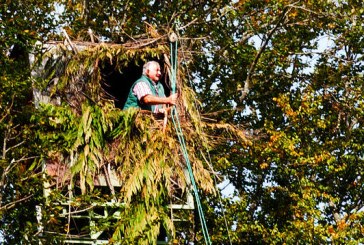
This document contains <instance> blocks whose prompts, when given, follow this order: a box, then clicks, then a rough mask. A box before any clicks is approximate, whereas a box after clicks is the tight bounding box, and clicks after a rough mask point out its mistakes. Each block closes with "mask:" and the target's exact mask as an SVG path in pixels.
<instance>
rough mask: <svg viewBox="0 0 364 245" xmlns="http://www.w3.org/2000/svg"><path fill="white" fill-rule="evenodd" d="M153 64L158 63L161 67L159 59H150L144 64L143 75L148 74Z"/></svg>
mask: <svg viewBox="0 0 364 245" xmlns="http://www.w3.org/2000/svg"><path fill="white" fill-rule="evenodd" d="M153 64H155V65H157V66H158V67H160V65H159V63H158V62H157V61H154V60H152V61H148V62H147V63H145V64H144V65H143V75H147V70H148V69H149V67H150V66H151V65H153Z"/></svg>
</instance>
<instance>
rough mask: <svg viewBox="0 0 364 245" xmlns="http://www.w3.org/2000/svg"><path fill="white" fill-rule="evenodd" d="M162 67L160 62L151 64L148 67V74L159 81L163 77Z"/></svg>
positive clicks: (153, 79) (155, 80)
mask: <svg viewBox="0 0 364 245" xmlns="http://www.w3.org/2000/svg"><path fill="white" fill-rule="evenodd" d="M161 75H162V74H161V68H160V66H159V65H158V64H154V63H153V64H151V65H150V66H149V68H148V69H147V76H148V77H149V78H150V79H151V80H152V81H153V82H158V81H159V79H160V77H161Z"/></svg>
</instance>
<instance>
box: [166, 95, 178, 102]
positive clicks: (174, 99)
mask: <svg viewBox="0 0 364 245" xmlns="http://www.w3.org/2000/svg"><path fill="white" fill-rule="evenodd" d="M177 97H178V94H177V93H175V94H171V95H170V96H168V99H169V101H170V102H169V104H170V105H175V104H176V103H177Z"/></svg>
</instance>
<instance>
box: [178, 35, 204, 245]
mask: <svg viewBox="0 0 364 245" xmlns="http://www.w3.org/2000/svg"><path fill="white" fill-rule="evenodd" d="M173 46H174V48H173ZM176 72H177V41H176V42H175V43H174V45H173V43H172V42H171V87H172V94H174V93H176V80H177V79H176V77H177V76H176ZM171 115H172V121H173V125H174V128H175V129H176V133H177V137H178V140H179V143H180V145H181V151H182V153H183V157H184V159H185V162H186V165H187V169H188V173H189V176H190V179H191V184H192V187H193V192H194V196H195V201H196V205H197V210H198V214H199V217H200V222H201V227H202V233H203V236H204V239H205V243H206V244H207V245H211V240H210V236H209V233H208V229H207V225H206V220H205V215H204V213H203V209H202V205H201V201H200V196H199V194H198V188H197V185H196V182H195V178H194V176H193V171H192V167H191V163H190V159H189V157H188V152H187V147H186V143H185V139H184V136H183V132H182V128H181V124H180V121H179V116H178V111H177V109H176V107H175V106H173V108H172V113H171Z"/></svg>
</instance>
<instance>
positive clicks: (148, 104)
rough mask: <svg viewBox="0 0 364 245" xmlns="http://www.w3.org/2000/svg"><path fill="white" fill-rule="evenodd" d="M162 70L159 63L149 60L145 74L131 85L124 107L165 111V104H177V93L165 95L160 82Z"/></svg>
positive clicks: (145, 67) (158, 111)
mask: <svg viewBox="0 0 364 245" xmlns="http://www.w3.org/2000/svg"><path fill="white" fill-rule="evenodd" d="M160 77H161V70H160V66H159V63H158V62H156V61H149V62H147V63H146V64H145V65H144V66H143V75H142V76H141V77H140V78H139V79H138V80H137V81H136V82H135V83H134V84H133V85H132V86H131V89H130V92H129V95H128V98H127V100H126V102H125V105H124V109H128V108H131V107H135V108H140V109H142V110H149V111H151V112H153V113H163V112H164V107H165V105H175V104H176V101H177V94H172V95H170V96H168V97H166V96H165V93H164V88H163V85H162V84H161V83H160V82H159V79H160Z"/></svg>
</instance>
